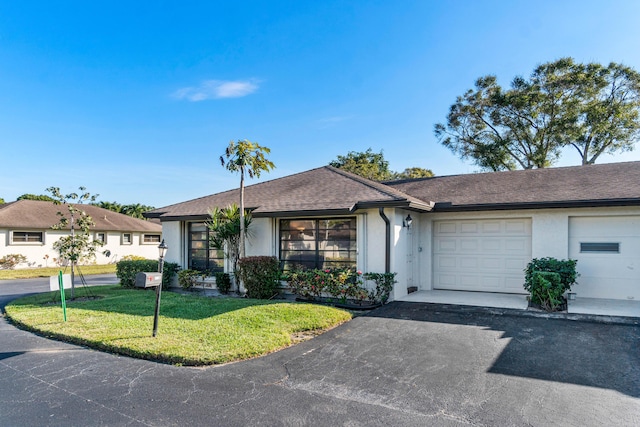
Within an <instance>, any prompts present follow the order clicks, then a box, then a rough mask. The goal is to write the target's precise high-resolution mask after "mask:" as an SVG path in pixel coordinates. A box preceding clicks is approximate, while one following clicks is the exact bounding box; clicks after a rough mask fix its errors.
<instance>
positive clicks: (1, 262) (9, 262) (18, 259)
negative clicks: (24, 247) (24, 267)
mask: <svg viewBox="0 0 640 427" xmlns="http://www.w3.org/2000/svg"><path fill="white" fill-rule="evenodd" d="M24 262H27V257H26V256H24V255H22V254H9V255H5V256H3V257H2V258H0V268H1V269H4V270H13V269H14V268H16V266H17V265H18V264H22V263H24Z"/></svg>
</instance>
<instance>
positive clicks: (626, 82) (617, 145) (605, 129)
mask: <svg viewBox="0 0 640 427" xmlns="http://www.w3.org/2000/svg"><path fill="white" fill-rule="evenodd" d="M582 73H583V75H584V78H583V79H582V81H583V82H584V88H583V93H582V99H583V106H582V108H581V110H580V114H579V116H578V120H577V128H576V136H575V138H574V139H573V140H572V141H571V144H570V145H571V146H572V147H574V148H575V149H576V150H578V153H579V154H580V158H581V159H582V164H583V165H586V164H593V163H595V161H596V160H597V159H598V157H599V156H600V155H601V154H603V153H609V154H614V153H616V152H623V151H630V150H632V149H633V148H634V144H635V142H636V141H638V139H639V138H640V73H638V72H637V71H635V70H634V69H632V68H630V67H627V66H624V65H621V64H616V63H613V62H612V63H610V64H609V65H608V66H607V67H604V66H602V65H600V64H587V65H586V66H584V67H583V70H582Z"/></svg>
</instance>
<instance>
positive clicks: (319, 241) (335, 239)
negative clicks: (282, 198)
mask: <svg viewBox="0 0 640 427" xmlns="http://www.w3.org/2000/svg"><path fill="white" fill-rule="evenodd" d="M356 250H357V245H356V219H355V218H329V219H291V220H288V219H287V220H284V219H283V220H280V262H281V263H282V265H283V268H284V269H285V270H291V269H292V268H296V267H306V268H339V267H355V266H356V261H357V254H356Z"/></svg>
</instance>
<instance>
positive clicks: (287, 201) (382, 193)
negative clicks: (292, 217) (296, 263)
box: [145, 166, 431, 220]
mask: <svg viewBox="0 0 640 427" xmlns="http://www.w3.org/2000/svg"><path fill="white" fill-rule="evenodd" d="M239 193H240V190H239V189H234V190H230V191H225V192H223V193H217V194H213V195H211V196H206V197H202V198H199V199H194V200H189V201H186V202H183V203H178V204H175V205H171V206H167V207H164V208H158V209H155V210H153V211H150V212H147V213H146V214H145V215H146V216H148V217H150V218H153V217H160V218H161V219H163V220H166V219H177V218H188V217H191V218H194V217H206V216H207V215H208V211H209V209H211V208H212V207H219V208H223V207H226V206H229V205H231V204H233V203H236V204H238V201H239V197H240V194H239ZM378 205H379V206H383V205H393V206H404V207H408V208H410V209H415V210H429V209H430V208H431V207H430V206H429V205H428V204H425V203H424V202H423V201H421V200H419V199H417V198H415V197H411V196H408V195H406V194H404V193H402V192H401V191H398V190H397V189H394V188H391V187H388V186H386V185H383V184H380V183H378V182H374V181H370V180H368V179H365V178H362V177H360V176H357V175H354V174H351V173H349V172H345V171H343V170H340V169H336V168H334V167H331V166H324V167H321V168H317V169H312V170H310V171H306V172H302V173H298V174H294V175H289V176H285V177H283V178H278V179H274V180H271V181H266V182H262V183H259V184H254V185H250V186H247V187H246V188H245V207H246V208H247V209H252V213H253V215H254V216H273V215H276V214H279V215H282V214H285V213H290V214H294V213H295V214H300V213H307V214H313V213H329V212H334V213H348V212H352V211H354V210H355V209H357V208H359V207H360V208H361V207H366V206H378Z"/></svg>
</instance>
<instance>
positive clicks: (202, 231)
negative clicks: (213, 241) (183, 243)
mask: <svg viewBox="0 0 640 427" xmlns="http://www.w3.org/2000/svg"><path fill="white" fill-rule="evenodd" d="M210 234H211V231H209V227H207V225H206V224H205V223H204V222H191V223H189V248H188V251H189V260H188V261H189V268H190V269H192V270H198V271H208V272H211V273H214V272H218V271H224V251H222V250H221V249H215V248H212V247H210V246H209V239H210Z"/></svg>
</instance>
